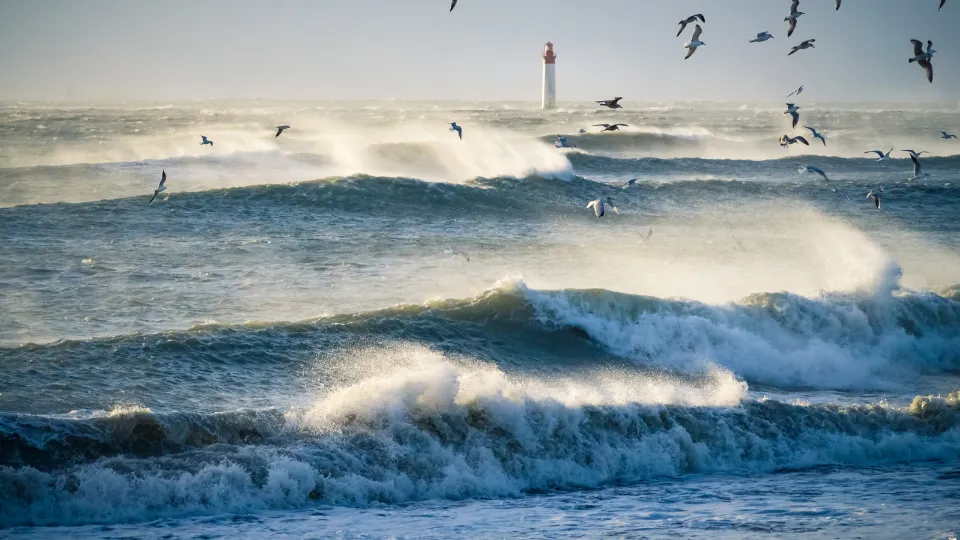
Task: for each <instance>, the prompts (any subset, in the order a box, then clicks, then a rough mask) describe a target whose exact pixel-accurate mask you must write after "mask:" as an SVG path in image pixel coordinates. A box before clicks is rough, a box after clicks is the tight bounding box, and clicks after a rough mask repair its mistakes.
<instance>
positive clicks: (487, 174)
mask: <svg viewBox="0 0 960 540" xmlns="http://www.w3.org/2000/svg"><path fill="white" fill-rule="evenodd" d="M802 97H803V98H804V99H800V100H798V104H800V105H801V107H802V109H801V126H798V128H797V129H796V130H792V129H790V126H789V120H790V118H789V116H785V115H784V114H783V106H782V104H779V103H710V102H703V103H629V102H623V105H624V106H625V109H623V110H619V111H607V110H603V111H600V110H598V109H597V107H596V106H595V105H594V104H590V103H562V104H561V107H560V108H558V109H556V110H553V111H547V112H544V111H540V110H539V109H538V107H536V106H535V105H534V104H529V103H483V102H478V103H438V104H435V103H408V102H399V101H397V102H386V101H385V102H370V103H359V102H345V103H336V102H329V103H312V102H304V103H299V102H271V101H243V102H239V101H202V102H185V103H133V104H127V103H96V104H82V105H64V104H55V103H13V102H3V103H0V245H2V246H3V249H2V257H0V538H231V539H239V538H286V537H296V538H328V537H337V538H381V537H390V538H452V537H471V538H517V537H525V538H585V537H587V538H591V537H617V538H620V537H622V538H671V539H672V538H678V537H679V538H711V539H716V538H745V537H782V536H786V535H791V536H795V537H800V538H871V539H876V538H930V539H944V540H946V539H949V538H954V537H956V536H957V535H958V534H960V392H958V391H960V219H958V216H960V143H958V142H957V141H956V140H942V139H940V138H939V132H940V130H947V131H951V130H956V129H957V128H958V127H960V106H958V105H957V104H933V105H923V106H918V105H904V104H891V103H816V102H808V101H806V99H805V98H806V96H802ZM454 121H455V122H457V123H458V124H459V125H461V126H462V127H463V140H462V141H461V140H459V139H458V138H457V136H456V134H455V133H451V132H450V131H449V130H448V123H449V122H454ZM615 122H623V123H626V124H629V126H628V127H626V128H623V130H622V131H621V132H615V133H603V134H600V133H597V131H598V128H595V127H592V125H593V124H599V123H615ZM281 124H289V125H291V126H292V127H291V129H289V130H287V131H285V132H284V133H283V135H281V136H280V137H275V136H274V135H275V132H276V128H275V126H277V125H281ZM803 125H809V126H813V127H816V128H817V130H818V131H820V132H821V133H823V134H824V135H825V136H826V139H827V143H826V145H823V144H822V143H821V142H820V141H818V140H815V139H812V138H810V142H811V146H809V147H805V146H802V145H793V146H790V147H789V148H782V147H780V145H779V144H778V142H777V140H778V138H779V137H780V136H781V135H783V134H789V135H791V136H793V135H799V134H803V135H807V136H809V133H808V132H807V131H806V130H805V129H803V127H802V126H803ZM581 129H585V130H586V131H587V132H586V133H580V130H581ZM201 135H205V136H207V137H208V138H210V139H211V140H213V141H214V146H213V147H211V146H201V145H200V144H199V142H200V136H201ZM557 135H565V136H567V137H568V141H569V142H570V143H571V144H573V145H576V148H569V149H558V148H555V147H554V145H553V141H554V138H555V137H556V136H557ZM890 148H894V149H896V150H895V151H894V152H893V153H892V154H891V157H892V159H889V160H885V161H877V160H876V158H875V157H871V155H869V154H865V153H864V152H866V151H869V150H881V151H883V152H886V151H887V150H888V149H890ZM905 148H909V149H914V150H917V151H921V150H922V151H927V152H929V153H926V154H923V156H922V157H921V161H922V163H923V167H924V171H925V172H926V173H928V176H926V177H924V178H921V179H919V180H917V181H914V182H909V181H908V180H907V179H908V178H909V177H910V176H912V173H913V167H912V164H911V161H910V159H909V156H908V155H907V154H906V153H903V152H900V151H899V150H901V149H905ZM807 165H812V166H816V167H819V168H821V169H823V171H824V172H825V173H826V174H827V176H828V178H829V181H825V180H823V179H822V178H820V177H819V176H817V175H811V174H801V173H799V172H798V167H800V166H807ZM161 171H166V173H167V176H168V180H167V184H166V186H167V191H166V192H164V193H162V194H161V195H160V196H159V197H158V198H157V200H156V201H155V202H154V203H153V204H152V205H149V206H148V204H147V203H148V201H149V200H150V197H151V195H152V194H153V190H154V189H155V187H156V184H157V182H158V181H159V179H160V174H161ZM632 178H637V179H638V180H637V182H636V184H635V185H633V186H627V187H623V184H624V183H625V182H626V181H627V180H630V179H632ZM879 186H883V188H884V191H883V193H882V199H881V207H880V209H879V210H878V209H877V208H875V207H874V203H873V201H872V200H871V199H868V198H866V195H867V193H868V192H870V191H873V190H876V189H877V188H878V187H879ZM600 197H609V198H610V199H611V200H612V202H613V203H614V205H615V206H616V207H617V209H618V210H619V214H614V213H609V212H608V213H607V215H606V216H605V217H603V218H597V217H595V216H594V214H593V212H592V211H591V210H589V209H587V208H586V205H587V203H588V202H589V201H591V200H594V199H597V198H600Z"/></svg>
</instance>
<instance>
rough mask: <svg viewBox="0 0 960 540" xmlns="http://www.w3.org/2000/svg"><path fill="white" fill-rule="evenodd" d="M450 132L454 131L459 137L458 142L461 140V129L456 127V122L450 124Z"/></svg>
mask: <svg viewBox="0 0 960 540" xmlns="http://www.w3.org/2000/svg"><path fill="white" fill-rule="evenodd" d="M450 131H456V132H457V135H459V136H460V140H461V141H462V140H463V128H462V127H460V126H458V125H457V123H456V122H450Z"/></svg>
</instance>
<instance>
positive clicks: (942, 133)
mask: <svg viewBox="0 0 960 540" xmlns="http://www.w3.org/2000/svg"><path fill="white" fill-rule="evenodd" d="M940 138H941V139H956V138H957V136H956V135H950V134H949V133H947V132H946V131H941V132H940Z"/></svg>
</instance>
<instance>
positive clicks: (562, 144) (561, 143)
mask: <svg viewBox="0 0 960 540" xmlns="http://www.w3.org/2000/svg"><path fill="white" fill-rule="evenodd" d="M553 145H554V146H556V147H557V148H576V147H577V145H575V144H570V143H569V142H567V138H566V137H564V136H563V135H557V140H556V141H555V142H554V143H553Z"/></svg>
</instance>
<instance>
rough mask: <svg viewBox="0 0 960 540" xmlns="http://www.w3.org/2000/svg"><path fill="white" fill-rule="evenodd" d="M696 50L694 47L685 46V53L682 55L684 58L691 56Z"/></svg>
mask: <svg viewBox="0 0 960 540" xmlns="http://www.w3.org/2000/svg"><path fill="white" fill-rule="evenodd" d="M695 52H697V48H696V47H687V55H686V56H684V57H683V59H684V60H686V59H687V58H690V57H691V56H693V53H695Z"/></svg>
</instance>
